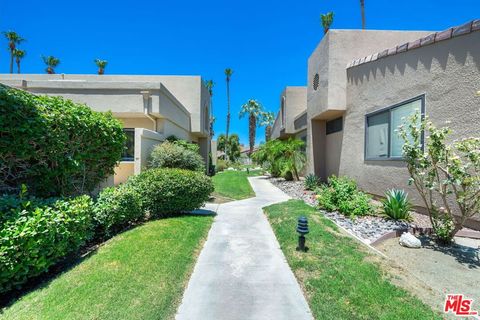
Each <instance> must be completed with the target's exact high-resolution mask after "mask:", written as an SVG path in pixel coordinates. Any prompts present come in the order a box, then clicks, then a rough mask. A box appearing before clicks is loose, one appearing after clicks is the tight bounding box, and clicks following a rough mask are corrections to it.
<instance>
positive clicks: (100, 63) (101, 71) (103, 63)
mask: <svg viewBox="0 0 480 320" xmlns="http://www.w3.org/2000/svg"><path fill="white" fill-rule="evenodd" d="M93 62H95V64H96V65H97V67H98V70H97V73H98V74H99V75H102V74H104V73H105V67H106V66H107V64H108V61H107V60H101V59H95V60H93Z"/></svg>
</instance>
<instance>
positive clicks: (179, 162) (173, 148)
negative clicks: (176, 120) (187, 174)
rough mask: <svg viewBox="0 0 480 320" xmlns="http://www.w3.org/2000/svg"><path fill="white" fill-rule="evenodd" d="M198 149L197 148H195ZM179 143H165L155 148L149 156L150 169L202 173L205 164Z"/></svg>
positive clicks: (190, 148) (197, 155) (196, 152)
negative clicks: (183, 170)
mask: <svg viewBox="0 0 480 320" xmlns="http://www.w3.org/2000/svg"><path fill="white" fill-rule="evenodd" d="M197 147H198V146H197ZM193 149H194V147H191V146H190V147H186V146H184V145H182V144H181V143H178V141H176V142H169V141H165V142H164V143H162V144H160V145H158V146H156V147H155V148H154V149H153V151H152V154H151V156H150V164H149V167H150V168H179V169H186V170H194V171H204V170H205V163H204V161H203V158H202V156H201V155H200V154H199V153H198V149H197V150H196V151H194V150H193Z"/></svg>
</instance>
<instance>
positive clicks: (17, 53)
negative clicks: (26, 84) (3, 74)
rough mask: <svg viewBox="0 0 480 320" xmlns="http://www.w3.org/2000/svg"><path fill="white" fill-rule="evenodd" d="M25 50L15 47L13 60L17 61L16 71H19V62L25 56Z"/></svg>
mask: <svg viewBox="0 0 480 320" xmlns="http://www.w3.org/2000/svg"><path fill="white" fill-rule="evenodd" d="M26 54H27V52H26V51H25V50H20V49H15V51H14V52H13V55H14V56H15V62H16V63H17V73H20V62H21V61H22V59H23V58H24V57H25V55H26Z"/></svg>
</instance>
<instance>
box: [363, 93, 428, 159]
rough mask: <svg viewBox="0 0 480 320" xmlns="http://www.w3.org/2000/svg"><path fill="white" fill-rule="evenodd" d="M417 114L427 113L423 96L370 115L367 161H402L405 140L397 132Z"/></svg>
mask: <svg viewBox="0 0 480 320" xmlns="http://www.w3.org/2000/svg"><path fill="white" fill-rule="evenodd" d="M416 112H419V113H421V114H424V113H425V96H423V95H422V96H420V97H416V98H413V99H410V100H408V101H405V102H402V103H399V104H396V105H394V106H391V107H388V108H385V109H382V110H379V111H376V112H373V113H371V114H368V115H367V116H366V122H365V127H366V132H365V159H366V160H382V159H401V158H402V146H403V140H402V138H401V137H400V136H399V135H398V133H397V132H396V130H397V128H398V126H400V125H401V124H403V123H405V121H407V119H408V117H410V116H411V115H412V114H414V113H416Z"/></svg>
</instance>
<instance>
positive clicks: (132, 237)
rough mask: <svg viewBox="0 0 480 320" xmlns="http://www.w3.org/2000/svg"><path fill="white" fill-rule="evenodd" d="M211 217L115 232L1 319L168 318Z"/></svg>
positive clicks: (178, 298) (167, 221) (186, 219)
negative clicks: (85, 256) (121, 232)
mask: <svg viewBox="0 0 480 320" xmlns="http://www.w3.org/2000/svg"><path fill="white" fill-rule="evenodd" d="M212 221H213V218H212V217H210V216H203V217H201V216H183V217H178V218H170V219H162V220H156V221H151V222H148V223H146V224H145V225H142V226H139V227H137V228H135V229H132V230H130V231H127V232H125V233H123V234H120V235H118V236H116V237H114V238H112V239H111V240H109V241H107V242H106V243H105V244H104V245H103V246H101V247H100V248H99V249H98V251H97V252H96V253H95V254H93V255H92V256H91V257H89V258H87V259H85V260H84V261H82V262H81V263H79V264H78V265H76V266H75V267H74V268H72V269H71V270H68V271H66V272H64V273H63V274H61V275H60V276H58V277H57V278H55V279H54V280H52V281H51V282H50V283H47V284H46V285H45V286H44V287H43V288H39V289H36V290H34V291H32V292H30V293H29V294H26V295H25V296H23V297H22V298H21V299H19V300H18V301H16V302H15V303H14V304H12V305H11V306H10V307H8V308H6V309H4V310H3V313H2V314H0V319H12V320H13V319H15V320H20V319H49V320H51V319H102V320H105V319H142V320H148V319H173V317H174V315H175V312H176V309H177V307H178V305H179V303H180V301H181V297H182V293H183V291H184V288H185V286H186V283H187V281H188V278H189V275H190V273H191V271H192V269H193V265H194V262H195V260H196V256H197V253H198V252H197V251H198V250H199V249H200V246H201V243H202V241H203V240H204V239H205V238H206V235H207V232H208V230H209V228H210V225H211V223H212Z"/></svg>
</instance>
